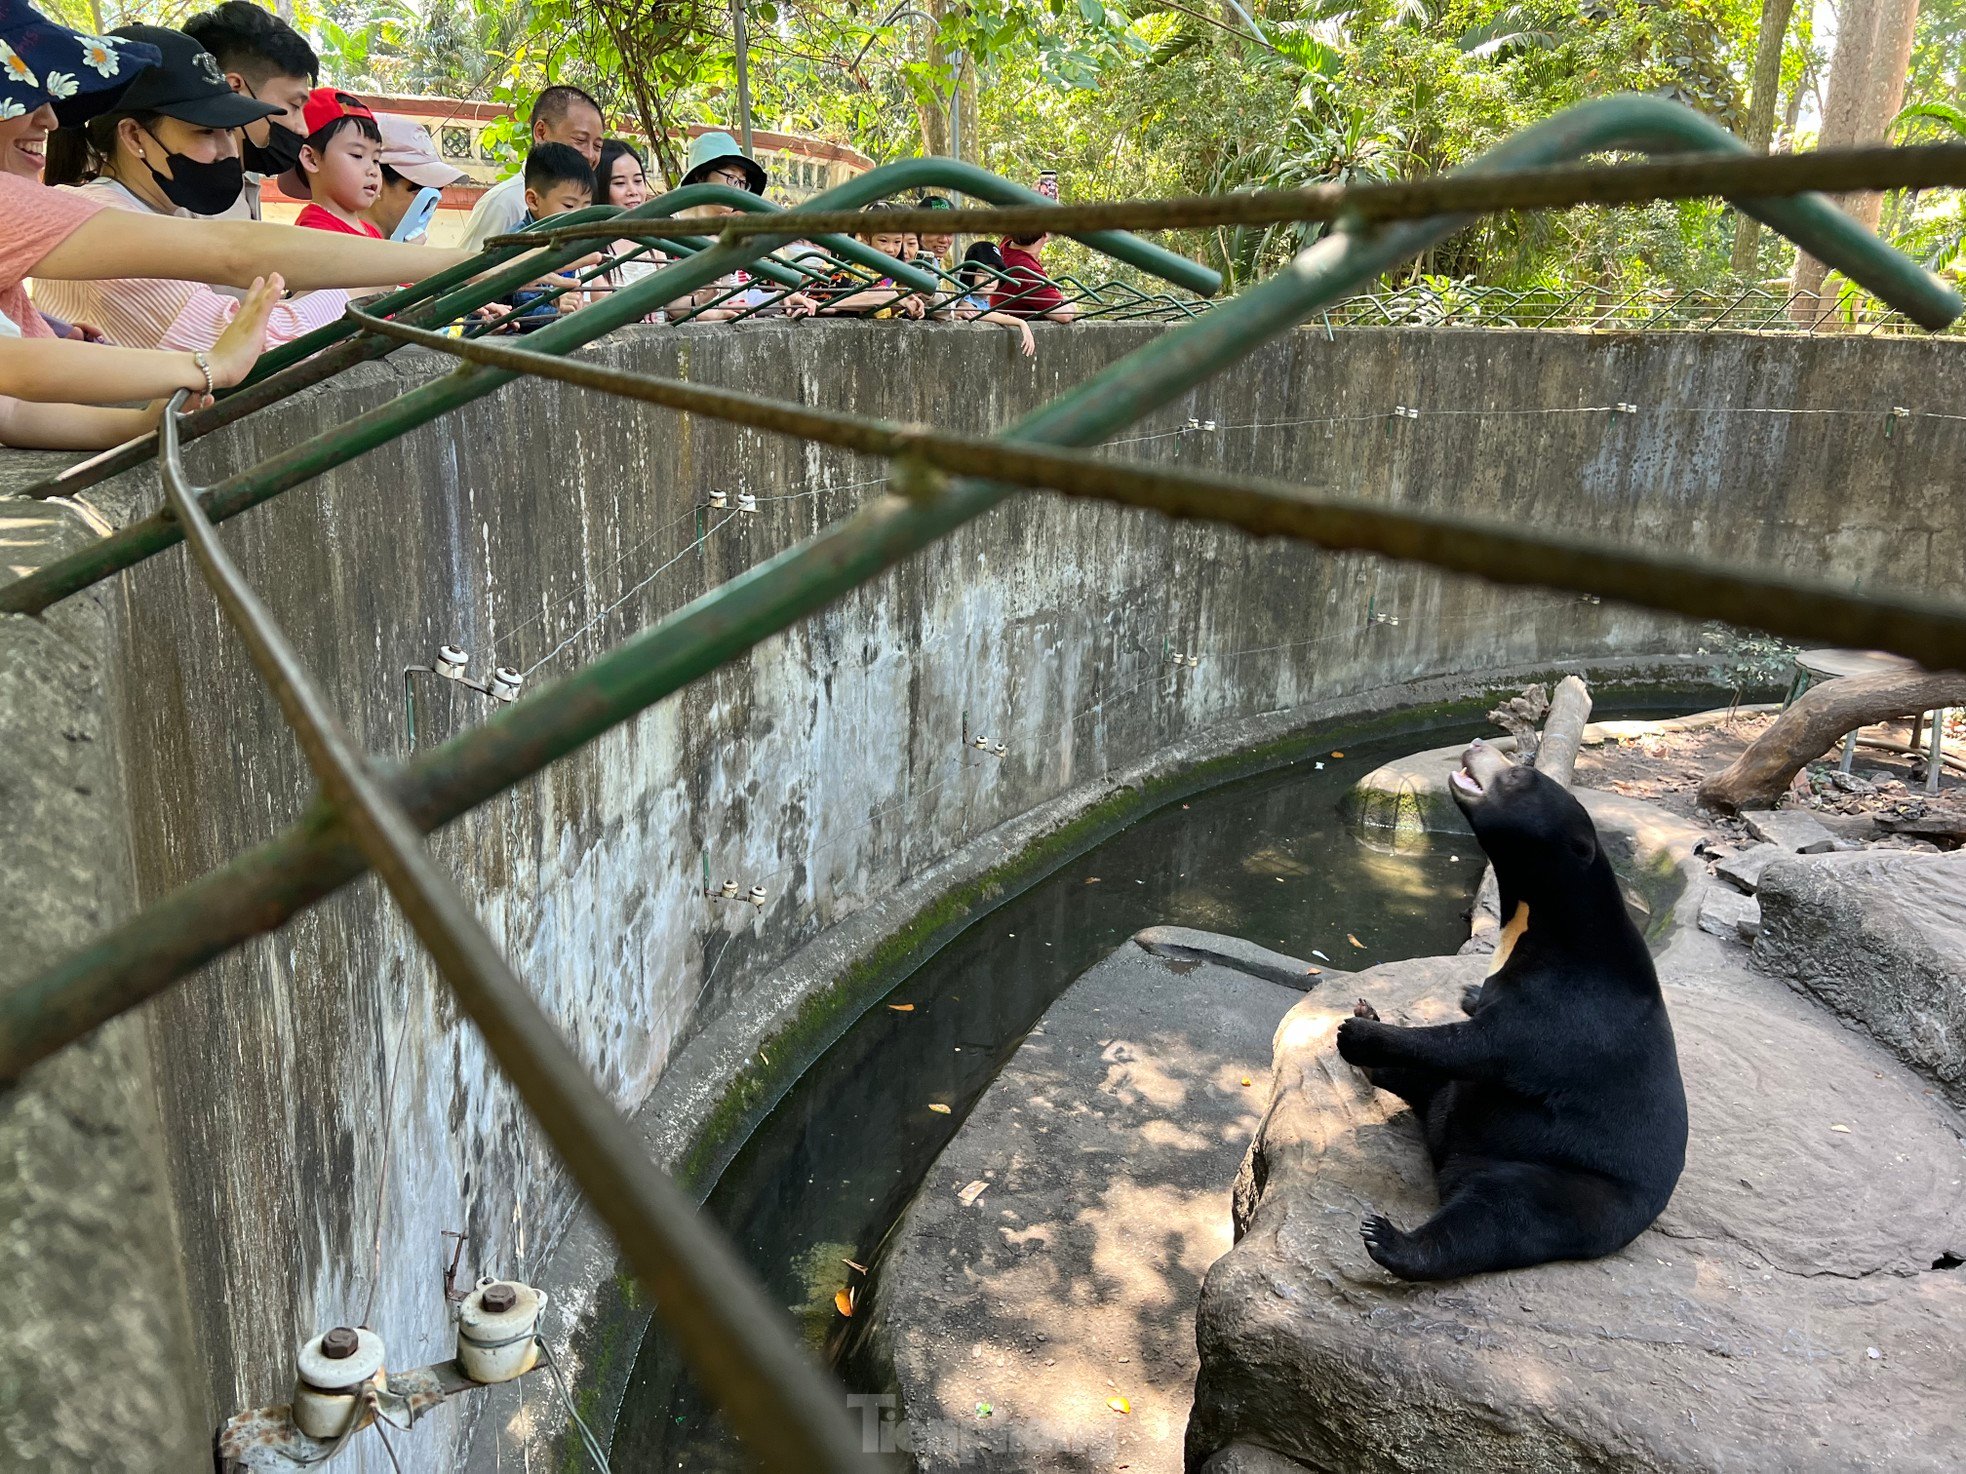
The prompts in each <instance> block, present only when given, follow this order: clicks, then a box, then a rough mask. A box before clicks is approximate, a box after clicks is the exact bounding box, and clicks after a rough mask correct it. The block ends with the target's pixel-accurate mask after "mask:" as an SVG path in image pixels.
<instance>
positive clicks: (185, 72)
mask: <svg viewBox="0 0 1966 1474" xmlns="http://www.w3.org/2000/svg"><path fill="white" fill-rule="evenodd" d="M109 34H110V35H112V36H121V37H123V38H124V39H125V40H130V41H140V42H142V43H143V44H145V45H146V46H155V47H156V48H157V50H158V52H159V53H160V54H161V55H162V57H163V60H162V61H161V62H159V64H158V65H156V66H154V67H151V68H149V69H148V70H146V71H142V72H139V73H138V74H137V79H136V80H135V81H134V82H132V83H130V85H129V89H128V90H127V91H125V92H124V94H123V97H122V100H121V101H120V102H118V103H117V104H116V109H115V110H116V111H117V112H119V113H162V114H163V115H164V116H165V117H167V118H176V119H178V120H179V121H180V122H184V123H190V124H193V125H194V126H196V127H199V128H243V127H245V126H246V124H248V123H256V122H258V121H259V120H260V119H261V118H268V117H271V116H272V115H273V114H275V113H277V112H280V111H281V109H280V108H277V107H275V106H273V104H272V103H269V102H261V101H259V99H257V98H254V97H244V96H242V95H240V94H239V93H237V92H234V91H233V90H232V84H231V83H229V82H227V81H226V80H225V73H224V71H222V70H221V69H220V67H219V64H218V58H217V57H216V56H213V55H212V54H211V52H209V51H207V50H206V49H205V48H204V47H203V46H201V45H199V44H198V43H197V42H196V41H194V40H192V39H191V38H190V37H189V36H187V35H185V34H184V32H183V31H171V30H166V29H165V28H164V27H163V26H118V27H116V29H115V30H113V31H111V32H110V33H109Z"/></svg>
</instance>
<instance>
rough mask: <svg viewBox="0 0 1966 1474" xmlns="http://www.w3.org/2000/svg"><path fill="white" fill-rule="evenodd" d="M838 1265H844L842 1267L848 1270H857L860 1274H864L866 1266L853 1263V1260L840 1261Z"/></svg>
mask: <svg viewBox="0 0 1966 1474" xmlns="http://www.w3.org/2000/svg"><path fill="white" fill-rule="evenodd" d="M840 1263H842V1264H844V1265H845V1266H846V1267H847V1268H848V1269H857V1270H859V1271H860V1272H861V1273H862V1274H865V1273H866V1272H867V1266H866V1265H864V1264H858V1263H855V1262H854V1261H853V1260H851V1259H842V1260H841V1261H840Z"/></svg>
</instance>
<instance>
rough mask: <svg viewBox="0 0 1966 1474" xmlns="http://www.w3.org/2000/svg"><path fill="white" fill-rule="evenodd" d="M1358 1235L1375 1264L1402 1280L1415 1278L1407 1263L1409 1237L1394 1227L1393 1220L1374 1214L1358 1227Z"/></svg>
mask: <svg viewBox="0 0 1966 1474" xmlns="http://www.w3.org/2000/svg"><path fill="white" fill-rule="evenodd" d="M1358 1233H1359V1237H1360V1238H1362V1239H1364V1240H1365V1252H1366V1253H1368V1254H1370V1255H1371V1256H1372V1259H1373V1262H1374V1263H1376V1264H1378V1265H1380V1266H1381V1267H1382V1268H1385V1269H1388V1270H1390V1271H1392V1273H1394V1274H1396V1275H1398V1276H1399V1277H1400V1278H1401V1279H1411V1278H1413V1276H1412V1275H1411V1274H1410V1273H1409V1272H1408V1266H1407V1265H1406V1262H1405V1261H1406V1253H1405V1250H1406V1247H1407V1236H1406V1235H1405V1234H1403V1233H1401V1232H1400V1231H1399V1230H1398V1229H1396V1228H1394V1227H1393V1225H1392V1220H1390V1219H1389V1218H1387V1217H1385V1216H1384V1215H1383V1214H1379V1213H1374V1214H1372V1215H1371V1216H1370V1217H1368V1218H1367V1219H1366V1220H1365V1221H1364V1222H1363V1223H1361V1224H1360V1225H1359V1226H1358Z"/></svg>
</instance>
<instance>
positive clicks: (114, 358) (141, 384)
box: [0, 211, 281, 445]
mask: <svg viewBox="0 0 1966 1474" xmlns="http://www.w3.org/2000/svg"><path fill="white" fill-rule="evenodd" d="M118 213H122V212H120V211H119V212H118ZM280 290H281V283H280V278H279V277H277V276H276V277H273V278H272V279H271V280H267V281H255V282H254V283H253V284H252V290H251V291H249V292H247V293H246V296H245V299H244V300H243V301H242V302H240V303H238V304H237V305H238V309H239V310H238V311H237V312H236V313H234V314H233V317H232V321H231V322H230V323H228V324H226V327H225V330H224V331H223V332H221V333H219V334H218V335H217V339H218V341H217V342H215V343H213V344H212V346H211V347H210V348H209V349H207V350H206V351H205V361H206V362H207V363H208V364H210V365H211V370H212V384H213V387H215V388H219V389H229V388H231V387H232V386H233V385H234V384H236V383H238V382H239V381H240V380H241V379H243V378H245V377H246V375H247V374H248V373H250V372H251V371H252V367H253V363H254V362H255V361H256V360H257V359H258V357H259V354H260V350H261V348H262V347H263V346H264V345H265V342H266V325H267V319H268V318H269V316H270V315H271V314H272V312H273V309H274V307H275V305H276V304H277V303H278V301H279V299H280ZM178 389H192V390H196V391H197V392H198V393H199V394H201V395H202V394H203V393H204V392H205V371H204V370H203V369H201V368H200V367H198V364H197V360H196V359H194V358H193V357H192V355H191V352H190V350H186V351H184V352H181V353H179V352H170V351H166V350H164V349H161V348H114V347H111V346H110V345H108V344H106V343H77V342H72V341H70V340H69V339H67V338H4V339H0V394H5V395H9V396H11V397H13V398H15V399H23V400H34V401H37V402H40V403H43V404H70V405H75V404H116V403H119V402H121V401H124V400H131V399H157V398H162V397H165V396H168V395H169V394H171V393H172V392H173V391H175V390H178ZM153 423H154V417H153ZM132 433H136V432H134V431H133V432H132ZM7 443H8V444H10V445H16V444H21V443H23V442H20V441H8V442H7ZM35 443H37V444H39V443H41V442H39V441H37V442H35ZM112 443H113V442H112Z"/></svg>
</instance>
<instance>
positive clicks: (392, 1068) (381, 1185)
mask: <svg viewBox="0 0 1966 1474" xmlns="http://www.w3.org/2000/svg"><path fill="white" fill-rule="evenodd" d="M409 1037H410V1030H409V1022H408V1020H407V1019H406V1020H404V1022H403V1024H402V1025H401V1027H399V1028H398V1029H397V1031H396V1050H395V1053H394V1054H393V1055H392V1056H391V1058H390V1061H389V1078H388V1080H387V1081H386V1082H385V1083H384V1085H383V1087H382V1160H381V1162H379V1163H378V1164H377V1166H376V1173H375V1243H374V1245H373V1247H372V1252H371V1254H370V1258H369V1293H368V1294H367V1296H365V1297H364V1298H363V1301H362V1318H361V1319H360V1320H359V1321H357V1322H356V1324H357V1325H361V1326H365V1325H367V1324H368V1323H369V1315H370V1313H371V1312H372V1311H374V1309H375V1292H376V1287H377V1286H378V1285H380V1284H381V1283H382V1210H383V1204H384V1200H385V1194H386V1192H387V1189H388V1186H389V1151H390V1147H391V1146H392V1145H393V1143H394V1141H395V1136H396V1076H397V1074H398V1073H399V1072H400V1070H401V1068H402V1064H403V1045H404V1043H405V1042H406V1041H407V1040H408V1039H409Z"/></svg>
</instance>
